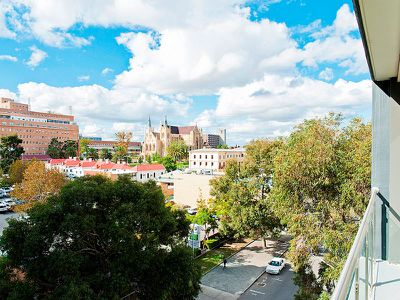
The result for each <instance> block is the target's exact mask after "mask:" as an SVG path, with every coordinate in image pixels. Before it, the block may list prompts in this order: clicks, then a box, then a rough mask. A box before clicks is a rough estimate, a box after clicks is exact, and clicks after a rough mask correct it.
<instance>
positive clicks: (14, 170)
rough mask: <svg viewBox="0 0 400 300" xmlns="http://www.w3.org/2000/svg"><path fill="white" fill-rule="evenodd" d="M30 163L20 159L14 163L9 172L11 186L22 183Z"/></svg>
mask: <svg viewBox="0 0 400 300" xmlns="http://www.w3.org/2000/svg"><path fill="white" fill-rule="evenodd" d="M29 163H30V162H29V161H28V162H27V161H23V160H21V159H18V160H16V161H14V162H13V163H12V164H11V166H10V169H9V171H8V176H9V182H10V184H11V185H13V184H17V183H21V182H22V179H23V178H24V172H25V170H26V168H27V167H28V165H29Z"/></svg>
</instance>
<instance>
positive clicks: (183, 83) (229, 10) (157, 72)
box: [0, 0, 371, 145]
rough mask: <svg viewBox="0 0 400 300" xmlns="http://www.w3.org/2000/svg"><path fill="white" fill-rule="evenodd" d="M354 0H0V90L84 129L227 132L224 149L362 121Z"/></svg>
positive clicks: (366, 104) (367, 101)
mask: <svg viewBox="0 0 400 300" xmlns="http://www.w3.org/2000/svg"><path fill="white" fill-rule="evenodd" d="M369 78H370V77H369V73H368V68H367V63H366V60H365V55H364V50H363V47H362V42H361V39H360V34H359V32H358V27H357V23H356V19H355V16H354V11H353V7H352V3H351V1H339V0H329V1H320V0H319V1H318V0H309V1H307V0H264V1H261V0H250V1H245V0H218V1H215V0H193V1H190V0H173V1H163V0H146V1H145V0H73V1H71V0H57V1H47V0H0V97H11V98H14V99H15V100H16V101H19V102H23V103H28V101H29V102H30V104H31V109H32V110H36V111H52V112H57V113H64V114H68V113H69V111H70V109H69V107H70V106H72V113H73V115H75V117H76V120H77V122H78V124H79V127H80V132H81V134H82V135H84V136H100V137H102V138H103V139H113V138H114V133H115V132H117V131H121V130H129V131H132V132H133V134H134V139H135V140H138V141H140V140H142V139H143V133H144V130H145V127H146V125H147V119H148V117H149V116H151V120H152V123H153V126H154V127H155V128H156V129H157V128H158V124H159V122H161V121H162V120H163V119H164V116H165V115H166V116H167V118H168V123H169V124H171V125H190V124H192V125H194V124H197V125H198V126H199V127H201V128H203V132H206V133H216V132H217V129H218V128H226V129H227V139H228V144H230V145H236V144H237V145H244V144H246V143H247V142H249V141H250V140H252V139H255V138H274V137H278V136H282V135H287V134H289V133H290V131H291V130H292V129H293V127H294V126H296V124H298V123H299V122H301V121H302V120H304V119H307V118H313V117H319V116H324V115H325V114H327V113H328V112H337V113H339V112H340V113H343V115H344V116H345V118H347V119H350V118H353V117H356V116H360V117H362V118H363V119H364V120H366V121H369V120H370V115H371V82H370V80H369Z"/></svg>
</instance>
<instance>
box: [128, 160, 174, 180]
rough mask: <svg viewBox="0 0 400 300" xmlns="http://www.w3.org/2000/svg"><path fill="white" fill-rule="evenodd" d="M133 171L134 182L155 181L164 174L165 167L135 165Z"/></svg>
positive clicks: (159, 165) (158, 165)
mask: <svg viewBox="0 0 400 300" xmlns="http://www.w3.org/2000/svg"><path fill="white" fill-rule="evenodd" d="M133 170H134V171H135V177H136V180H137V181H139V182H146V181H149V180H156V179H157V178H159V177H160V176H161V175H163V174H165V172H166V171H165V167H164V166H163V165H161V164H147V165H146V164H143V165H137V166H135V167H133Z"/></svg>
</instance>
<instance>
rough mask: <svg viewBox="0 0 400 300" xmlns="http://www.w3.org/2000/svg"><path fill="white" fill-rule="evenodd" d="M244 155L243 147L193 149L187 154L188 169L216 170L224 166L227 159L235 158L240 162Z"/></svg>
mask: <svg viewBox="0 0 400 300" xmlns="http://www.w3.org/2000/svg"><path fill="white" fill-rule="evenodd" d="M244 156H245V150H244V149H243V148H235V149H198V150H193V151H190V154H189V169H190V170H195V171H212V172H218V171H221V170H223V169H224V168H225V166H226V162H227V161H228V160H230V159H235V160H237V161H238V162H239V163H242V162H243V161H244Z"/></svg>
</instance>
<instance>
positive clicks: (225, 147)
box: [217, 144, 229, 149]
mask: <svg viewBox="0 0 400 300" xmlns="http://www.w3.org/2000/svg"><path fill="white" fill-rule="evenodd" d="M217 149H229V146H228V145H227V144H224V145H218V146H217Z"/></svg>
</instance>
